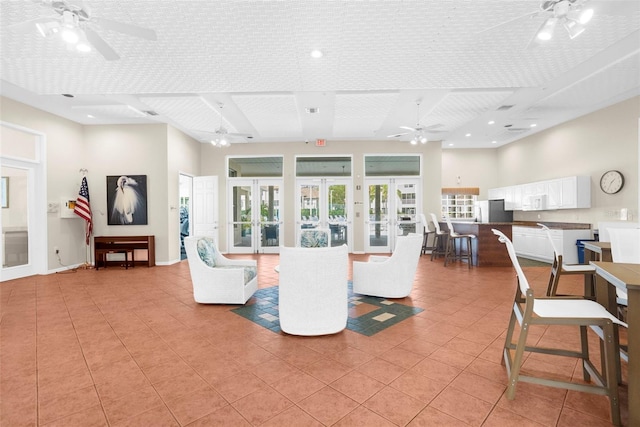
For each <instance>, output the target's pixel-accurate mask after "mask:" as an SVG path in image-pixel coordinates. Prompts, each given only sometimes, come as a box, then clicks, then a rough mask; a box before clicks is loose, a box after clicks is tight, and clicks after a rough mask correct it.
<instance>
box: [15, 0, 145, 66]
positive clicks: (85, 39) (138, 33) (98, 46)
mask: <svg viewBox="0 0 640 427" xmlns="http://www.w3.org/2000/svg"><path fill="white" fill-rule="evenodd" d="M32 1H34V2H36V3H38V4H41V5H42V6H44V7H47V8H51V9H52V10H53V11H54V12H55V13H57V14H58V15H59V16H51V17H40V18H36V19H31V20H29V21H25V22H21V23H19V24H15V25H12V26H10V27H9V28H10V29H12V30H14V31H20V32H29V31H33V30H34V28H35V29H37V30H38V32H39V33H40V34H41V35H42V36H43V37H51V36H57V35H59V36H60V37H61V38H62V40H64V41H65V42H67V44H68V46H69V47H73V48H75V49H76V50H78V51H81V52H88V51H91V48H92V47H93V48H94V49H95V50H97V51H98V52H99V53H100V54H101V55H102V56H103V57H104V58H105V59H106V60H108V61H113V60H116V59H119V58H120V55H118V53H117V52H116V51H115V50H114V49H113V48H112V47H111V46H109V44H108V43H107V42H106V41H105V40H104V39H103V38H102V37H101V36H100V35H99V34H98V33H97V32H96V31H95V30H94V29H93V28H92V27H94V26H95V27H101V28H103V29H107V30H113V31H117V32H119V33H123V34H127V35H130V36H134V37H139V38H143V39H147V40H157V36H156V32H155V31H154V30H151V29H148V28H143V27H140V26H138V25H133V24H127V23H124V22H118V21H114V20H111V19H107V18H99V17H95V16H92V15H91V12H90V11H89V9H88V8H87V7H85V6H84V5H83V3H82V0H72V1H66V0H32Z"/></svg>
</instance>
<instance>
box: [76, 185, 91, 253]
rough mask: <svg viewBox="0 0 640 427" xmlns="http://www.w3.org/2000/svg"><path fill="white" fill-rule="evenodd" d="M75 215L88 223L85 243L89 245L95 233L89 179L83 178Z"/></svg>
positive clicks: (86, 224)
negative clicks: (93, 232)
mask: <svg viewBox="0 0 640 427" xmlns="http://www.w3.org/2000/svg"><path fill="white" fill-rule="evenodd" d="M73 213H75V214H76V215H78V216H79V217H80V218H82V219H84V220H85V221H86V223H85V243H86V244H87V245H88V244H89V237H91V232H92V231H93V219H92V217H91V204H90V203H89V186H88V185H87V177H86V176H85V177H82V184H80V193H79V194H78V199H77V200H76V206H75V208H73Z"/></svg>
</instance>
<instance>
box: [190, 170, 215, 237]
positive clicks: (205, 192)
mask: <svg viewBox="0 0 640 427" xmlns="http://www.w3.org/2000/svg"><path fill="white" fill-rule="evenodd" d="M191 220H192V221H193V224H192V230H193V235H194V236H208V237H212V238H213V239H214V241H216V242H218V221H219V218H218V177H217V176H196V177H193V215H191Z"/></svg>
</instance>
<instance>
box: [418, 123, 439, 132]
mask: <svg viewBox="0 0 640 427" xmlns="http://www.w3.org/2000/svg"><path fill="white" fill-rule="evenodd" d="M442 126H444V125H443V124H442V123H436V124H435V125H429V126H426V127H424V128H423V129H424V130H428V131H433V129H437V128H441V127H442Z"/></svg>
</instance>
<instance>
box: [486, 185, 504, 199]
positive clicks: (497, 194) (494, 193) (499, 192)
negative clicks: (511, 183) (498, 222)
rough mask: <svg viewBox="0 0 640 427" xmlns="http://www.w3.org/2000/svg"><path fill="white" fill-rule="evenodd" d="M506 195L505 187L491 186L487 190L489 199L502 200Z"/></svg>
mask: <svg viewBox="0 0 640 427" xmlns="http://www.w3.org/2000/svg"><path fill="white" fill-rule="evenodd" d="M504 196H505V187H500V188H490V189H489V190H488V191H487V198H488V199H489V200H500V199H504Z"/></svg>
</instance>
